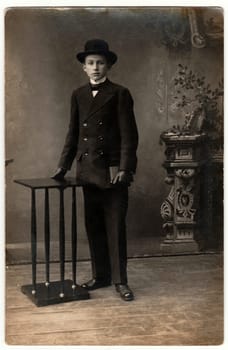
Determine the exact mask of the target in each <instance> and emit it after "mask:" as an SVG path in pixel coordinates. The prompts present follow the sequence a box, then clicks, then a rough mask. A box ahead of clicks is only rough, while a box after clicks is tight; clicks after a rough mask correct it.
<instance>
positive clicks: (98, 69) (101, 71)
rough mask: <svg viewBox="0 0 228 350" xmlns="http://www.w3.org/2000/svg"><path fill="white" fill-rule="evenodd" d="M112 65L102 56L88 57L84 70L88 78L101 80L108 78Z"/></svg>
mask: <svg viewBox="0 0 228 350" xmlns="http://www.w3.org/2000/svg"><path fill="white" fill-rule="evenodd" d="M109 69H110V65H109V64H108V62H107V59H106V57H105V56H102V55H88V56H86V58H85V63H84V64H83V70H84V71H85V72H86V74H87V75H88V77H89V78H90V79H92V80H94V81H97V80H100V79H102V78H103V77H105V76H106V74H107V72H108V70H109Z"/></svg>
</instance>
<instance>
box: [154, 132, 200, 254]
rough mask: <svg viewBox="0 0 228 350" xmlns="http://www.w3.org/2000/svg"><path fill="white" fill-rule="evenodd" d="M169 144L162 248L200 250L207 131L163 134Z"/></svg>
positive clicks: (165, 141) (166, 164)
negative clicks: (203, 166) (204, 133)
mask: <svg viewBox="0 0 228 350" xmlns="http://www.w3.org/2000/svg"><path fill="white" fill-rule="evenodd" d="M162 140H163V141H164V143H165V145H166V151H165V154H166V160H165V162H164V164H163V166H164V167H165V169H166V171H167V177H166V179H165V182H166V183H167V184H169V185H171V190H170V192H169V195H168V197H167V198H166V199H165V201H164V202H163V203H162V205H161V216H162V219H163V221H164V223H163V231H164V235H165V238H164V240H163V242H162V243H161V251H163V252H167V253H169V252H170V253H176V252H177V253H178V252H181V253H184V252H197V251H199V245H198V240H199V238H200V234H199V233H200V232H199V226H200V212H199V210H200V209H199V197H200V195H199V193H200V171H201V167H202V165H203V163H204V161H205V154H203V147H202V145H203V142H204V140H205V135H202V134H200V135H175V134H172V133H170V134H169V133H167V134H164V135H162Z"/></svg>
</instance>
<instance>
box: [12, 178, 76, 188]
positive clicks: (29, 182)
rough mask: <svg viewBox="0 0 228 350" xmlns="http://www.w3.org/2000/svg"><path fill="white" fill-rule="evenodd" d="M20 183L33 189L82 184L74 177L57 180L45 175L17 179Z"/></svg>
mask: <svg viewBox="0 0 228 350" xmlns="http://www.w3.org/2000/svg"><path fill="white" fill-rule="evenodd" d="M14 182H16V183H17V184H19V185H22V186H26V187H29V188H32V189H38V188H67V187H76V186H81V185H79V184H78V183H77V181H76V179H75V178H74V177H66V178H64V180H63V181H57V180H54V179H51V178H49V177H43V178H38V179H15V180H14Z"/></svg>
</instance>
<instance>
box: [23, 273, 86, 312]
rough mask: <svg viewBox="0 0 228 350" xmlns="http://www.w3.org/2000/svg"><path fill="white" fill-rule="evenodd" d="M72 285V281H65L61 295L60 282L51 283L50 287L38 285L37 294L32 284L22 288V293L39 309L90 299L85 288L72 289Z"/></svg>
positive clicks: (42, 284)
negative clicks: (40, 307)
mask: <svg viewBox="0 0 228 350" xmlns="http://www.w3.org/2000/svg"><path fill="white" fill-rule="evenodd" d="M72 285H73V281H72V280H64V293H59V291H60V290H61V288H62V283H61V282H60V281H54V282H50V284H49V286H46V285H45V283H37V284H36V291H35V293H34V289H33V285H32V284H29V285H25V286H22V287H21V291H22V293H24V294H25V295H27V297H28V298H29V299H30V300H31V301H32V302H33V303H34V304H35V305H36V306H38V307H39V306H47V305H53V304H60V303H66V302H69V301H76V300H86V299H89V293H88V291H87V290H86V289H85V288H82V287H80V286H79V285H76V287H75V288H72Z"/></svg>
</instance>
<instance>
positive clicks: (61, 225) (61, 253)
mask: <svg viewBox="0 0 228 350" xmlns="http://www.w3.org/2000/svg"><path fill="white" fill-rule="evenodd" d="M59 193H60V198H59V200H60V202H59V259H60V288H61V291H60V297H61V298H63V297H64V272H65V271H64V265H65V220H64V190H63V189H62V188H60V189H59Z"/></svg>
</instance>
